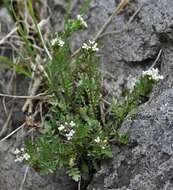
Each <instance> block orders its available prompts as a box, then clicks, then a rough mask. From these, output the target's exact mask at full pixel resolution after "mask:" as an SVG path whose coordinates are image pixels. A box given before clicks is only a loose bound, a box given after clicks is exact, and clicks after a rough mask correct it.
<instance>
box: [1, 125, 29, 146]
mask: <svg viewBox="0 0 173 190" xmlns="http://www.w3.org/2000/svg"><path fill="white" fill-rule="evenodd" d="M25 124H26V123H23V124H22V125H21V126H20V127H18V128H17V129H15V130H14V131H13V132H11V133H10V134H8V135H7V136H6V137H4V138H3V139H1V140H0V143H2V142H3V141H5V140H7V139H8V138H9V137H11V136H12V135H14V134H15V133H16V132H17V131H19V130H20V129H22V128H23V127H24V126H25Z"/></svg>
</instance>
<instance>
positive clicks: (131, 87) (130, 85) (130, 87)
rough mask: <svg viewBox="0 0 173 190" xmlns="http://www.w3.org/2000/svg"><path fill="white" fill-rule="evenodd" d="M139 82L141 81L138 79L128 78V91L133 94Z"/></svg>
mask: <svg viewBox="0 0 173 190" xmlns="http://www.w3.org/2000/svg"><path fill="white" fill-rule="evenodd" d="M138 82H139V80H138V79H137V78H136V77H134V78H128V82H127V89H128V90H129V91H130V92H132V91H133V90H134V88H135V86H136V84H137V83H138Z"/></svg>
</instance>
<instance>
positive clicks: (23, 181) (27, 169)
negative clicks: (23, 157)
mask: <svg viewBox="0 0 173 190" xmlns="http://www.w3.org/2000/svg"><path fill="white" fill-rule="evenodd" d="M28 171H29V166H27V167H26V169H25V174H24V177H23V180H22V184H21V187H20V190H22V189H23V186H24V183H25V181H26V177H27V173H28Z"/></svg>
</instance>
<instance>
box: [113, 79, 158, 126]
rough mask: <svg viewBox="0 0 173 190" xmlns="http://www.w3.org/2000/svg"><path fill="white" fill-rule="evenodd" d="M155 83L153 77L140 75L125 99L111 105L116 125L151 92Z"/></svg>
mask: <svg viewBox="0 0 173 190" xmlns="http://www.w3.org/2000/svg"><path fill="white" fill-rule="evenodd" d="M155 83H156V81H155V80H154V79H150V78H149V77H148V76H141V77H140V78H139V80H138V83H137V84H136V85H135V87H134V89H133V91H132V92H131V93H128V95H127V96H126V98H125V100H124V101H123V102H122V103H121V104H117V103H116V104H115V105H114V106H113V112H114V113H115V117H116V123H117V126H120V124H121V123H122V122H123V121H124V119H125V118H126V116H127V115H128V114H129V113H130V112H131V111H132V110H134V109H136V108H137V107H138V106H139V105H140V104H141V103H143V102H145V99H146V98H147V95H148V94H149V93H150V92H151V90H152V88H153V86H154V84H155Z"/></svg>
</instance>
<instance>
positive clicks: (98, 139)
mask: <svg viewBox="0 0 173 190" xmlns="http://www.w3.org/2000/svg"><path fill="white" fill-rule="evenodd" d="M94 142H96V143H97V144H100V145H101V148H102V149H103V150H104V149H105V148H106V145H107V142H108V141H107V139H105V140H101V138H100V137H97V138H96V139H94Z"/></svg>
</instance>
